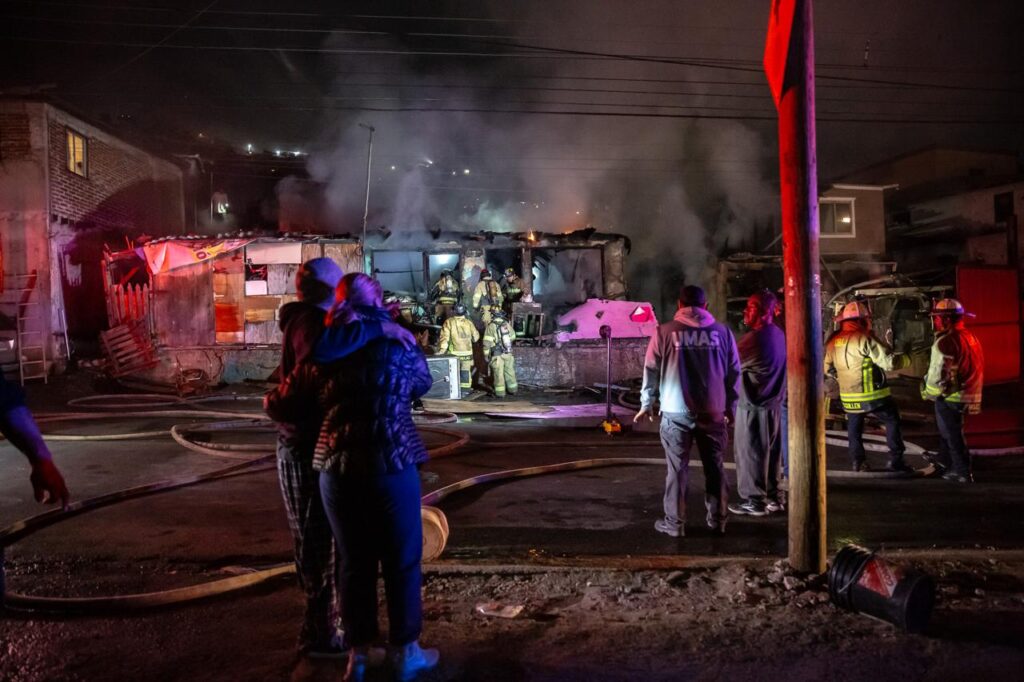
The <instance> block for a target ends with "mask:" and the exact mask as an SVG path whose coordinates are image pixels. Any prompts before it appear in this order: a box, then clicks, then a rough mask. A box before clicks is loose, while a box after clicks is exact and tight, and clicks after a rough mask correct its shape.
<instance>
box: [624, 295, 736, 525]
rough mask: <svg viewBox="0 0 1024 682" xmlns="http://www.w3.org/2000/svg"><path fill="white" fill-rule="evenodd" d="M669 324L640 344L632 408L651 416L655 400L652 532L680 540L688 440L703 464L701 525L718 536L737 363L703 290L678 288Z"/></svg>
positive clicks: (732, 341)
mask: <svg viewBox="0 0 1024 682" xmlns="http://www.w3.org/2000/svg"><path fill="white" fill-rule="evenodd" d="M678 305H679V308H678V310H677V311H676V314H675V318H674V319H673V320H672V321H671V322H666V323H665V324H663V325H661V326H659V327H658V331H657V332H656V333H655V334H654V336H652V337H651V341H650V343H649V344H648V346H647V356H646V358H645V359H644V383H643V388H642V389H641V392H640V399H641V402H640V411H639V412H637V414H636V417H634V418H633V421H634V422H638V421H640V420H641V419H643V418H644V417H645V416H646V417H647V418H648V419H650V420H652V421H653V419H654V412H655V410H654V406H653V403H654V399H655V397H658V398H660V401H661V444H662V446H664V448H665V461H666V464H667V465H668V472H667V476H666V478H665V499H664V508H665V517H664V518H662V519H659V520H658V521H656V522H655V523H654V529H655V530H656V531H658V532H659V533H664V534H666V535H669V536H671V537H675V538H681V537H683V536H684V535H685V534H686V532H685V523H686V486H687V481H688V474H689V468H688V467H689V460H690V446H691V445H692V444H693V443H694V441H696V443H697V451H698V452H699V453H700V459H701V462H702V463H703V465H704V485H705V488H704V501H705V506H706V507H707V524H708V527H709V528H710V529H711V530H712V531H713V532H715V533H719V534H721V533H724V532H725V522H726V516H727V510H726V504H727V503H728V501H729V484H728V481H726V478H725V466H724V464H723V463H722V455H723V453H724V451H725V447H726V445H727V444H728V440H729V436H728V425H729V424H730V423H731V422H732V421H733V415H734V414H735V410H736V401H737V399H738V397H739V396H738V390H739V379H740V361H739V356H738V355H737V352H736V340H735V339H734V338H733V336H732V332H731V331H729V329H728V328H727V327H726V326H725V325H722V324H719V323H718V322H715V318H714V317H713V316H712V315H711V313H709V312H708V311H707V298H706V297H705V295H704V290H703V289H701V288H700V287H696V286H685V287H683V288H682V290H681V291H680V293H679V302H678Z"/></svg>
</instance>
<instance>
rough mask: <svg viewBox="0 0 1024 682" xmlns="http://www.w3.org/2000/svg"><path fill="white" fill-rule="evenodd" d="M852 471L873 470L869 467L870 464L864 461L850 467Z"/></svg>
mask: <svg viewBox="0 0 1024 682" xmlns="http://www.w3.org/2000/svg"><path fill="white" fill-rule="evenodd" d="M850 470H851V471H871V468H870V467H868V463H867V462H865V461H864V460H861V461H859V462H854V463H853V465H852V466H851V467H850Z"/></svg>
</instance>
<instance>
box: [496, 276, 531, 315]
mask: <svg viewBox="0 0 1024 682" xmlns="http://www.w3.org/2000/svg"><path fill="white" fill-rule="evenodd" d="M501 288H502V293H503V294H504V295H505V311H506V312H507V313H508V314H509V315H511V314H512V304H513V303H518V302H519V301H521V300H523V293H524V288H525V282H523V278H522V277H520V276H519V275H517V274H516V271H515V270H513V269H512V268H505V281H504V282H502V287H501Z"/></svg>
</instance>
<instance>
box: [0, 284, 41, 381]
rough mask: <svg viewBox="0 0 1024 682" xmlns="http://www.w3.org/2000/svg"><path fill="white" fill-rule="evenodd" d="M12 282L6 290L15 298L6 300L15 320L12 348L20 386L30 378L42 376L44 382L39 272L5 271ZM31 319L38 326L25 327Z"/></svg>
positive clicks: (6, 292)
mask: <svg viewBox="0 0 1024 682" xmlns="http://www.w3.org/2000/svg"><path fill="white" fill-rule="evenodd" d="M7 279H8V281H10V282H13V286H11V287H8V288H6V290H5V295H6V294H8V293H9V294H12V295H13V296H14V297H15V298H16V300H14V301H5V303H7V305H13V306H14V318H15V320H16V328H15V341H16V343H17V347H16V348H15V349H14V352H15V353H16V354H17V356H18V375H19V378H20V379H21V384H22V386H24V385H25V382H26V381H29V380H31V379H42V380H43V383H47V382H48V380H49V377H48V372H47V370H48V366H47V358H46V331H45V327H46V325H45V320H44V319H43V309H42V305H41V304H40V302H39V296H38V289H37V284H38V280H39V276H38V273H35V272H33V273H32V274H29V275H7ZM31 322H38V323H39V327H40V329H28V328H27V327H28V326H31V325H30V324H28V325H27V324H26V323H31Z"/></svg>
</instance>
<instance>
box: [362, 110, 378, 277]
mask: <svg viewBox="0 0 1024 682" xmlns="http://www.w3.org/2000/svg"><path fill="white" fill-rule="evenodd" d="M359 127H360V128H366V129H367V130H369V131H370V144H369V146H368V147H367V149H366V200H365V202H364V203H363V241H362V249H363V272H369V271H370V264H369V262H368V261H369V256H368V255H367V252H366V219H367V217H368V216H369V215H370V169H371V167H372V165H373V133H374V131H375V130H376V128H374V127H373V126H371V125H367V124H366V123H360V124H359Z"/></svg>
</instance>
